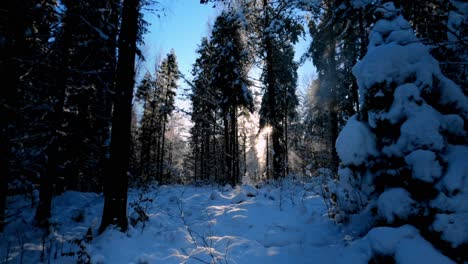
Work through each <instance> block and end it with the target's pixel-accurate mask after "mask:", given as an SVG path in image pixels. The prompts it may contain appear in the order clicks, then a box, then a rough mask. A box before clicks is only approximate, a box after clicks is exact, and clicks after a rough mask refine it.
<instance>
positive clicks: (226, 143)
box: [223, 113, 232, 182]
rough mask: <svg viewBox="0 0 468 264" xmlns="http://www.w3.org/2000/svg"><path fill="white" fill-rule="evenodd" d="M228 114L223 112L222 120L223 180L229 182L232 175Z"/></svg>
mask: <svg viewBox="0 0 468 264" xmlns="http://www.w3.org/2000/svg"><path fill="white" fill-rule="evenodd" d="M228 114H229V113H225V114H224V117H223V120H224V148H225V150H224V156H225V158H224V160H225V161H224V162H225V164H224V177H225V180H226V181H228V182H230V181H231V177H232V167H231V165H232V157H231V141H230V138H229V119H228Z"/></svg>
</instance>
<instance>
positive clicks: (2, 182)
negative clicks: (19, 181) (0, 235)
mask: <svg viewBox="0 0 468 264" xmlns="http://www.w3.org/2000/svg"><path fill="white" fill-rule="evenodd" d="M1 9H2V10H1V11H2V15H3V14H5V16H2V17H1V19H2V22H3V21H5V22H6V23H5V25H4V27H0V35H1V36H2V37H4V41H2V46H1V47H0V49H1V51H0V52H1V53H0V74H1V77H2V80H3V83H4V85H3V86H2V88H1V89H0V231H2V230H3V228H4V225H5V221H6V209H7V196H8V176H9V175H10V173H11V168H10V161H11V158H12V155H13V153H11V146H10V144H11V138H12V137H13V135H14V134H15V130H16V121H17V116H16V108H17V107H18V96H19V89H20V88H19V74H20V73H21V71H20V68H21V56H22V55H23V54H24V51H25V49H26V42H25V38H24V32H25V12H24V11H25V9H26V6H25V3H24V1H5V2H4V3H2V4H1Z"/></svg>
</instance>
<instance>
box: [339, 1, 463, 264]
mask: <svg viewBox="0 0 468 264" xmlns="http://www.w3.org/2000/svg"><path fill="white" fill-rule="evenodd" d="M376 12H377V13H376V15H377V16H379V17H380V19H379V20H378V21H377V22H376V23H375V25H374V27H373V28H372V30H371V33H370V37H369V47H368V51H367V54H366V55H365V56H364V58H363V59H362V60H361V61H359V62H358V63H357V64H356V65H355V66H354V68H353V74H354V76H355V77H356V79H357V83H358V86H359V95H360V104H361V109H362V112H361V113H360V115H355V116H353V117H352V118H350V119H349V121H348V123H347V124H346V126H345V127H344V128H343V130H342V132H341V133H340V135H339V137H338V139H337V141H336V150H337V153H338V155H339V157H340V160H341V168H340V170H339V176H340V179H339V186H338V187H337V201H338V205H339V206H340V210H341V215H342V216H346V217H347V219H350V220H352V219H353V217H359V216H362V215H371V216H372V217H370V219H369V221H370V222H371V225H370V226H375V225H382V226H385V225H388V226H400V225H402V224H406V223H409V224H412V225H414V226H416V227H417V228H418V229H419V230H420V232H421V234H423V236H425V237H426V239H429V240H430V241H431V242H432V243H434V244H435V245H436V246H438V247H439V248H444V253H446V254H449V255H451V256H452V257H453V258H464V257H466V254H467V253H466V252H467V251H466V250H465V253H463V249H467V245H468V230H467V226H468V220H467V219H468V218H467V213H468V208H467V207H468V206H467V202H466V201H467V200H468V147H467V145H468V144H467V138H466V135H467V130H466V124H467V123H466V121H467V118H468V98H467V96H466V95H465V94H464V93H463V92H462V90H461V89H460V87H459V86H457V85H456V84H455V83H454V82H452V81H451V80H449V79H447V78H446V77H445V76H444V75H443V74H442V73H441V71H440V68H439V64H438V62H437V61H436V60H435V59H434V58H433V57H432V56H431V55H430V53H429V51H430V50H429V47H427V46H425V45H424V44H422V43H421V41H420V40H419V39H418V38H417V37H416V36H415V34H414V32H413V30H412V28H411V25H410V24H409V23H408V22H407V21H406V20H405V19H404V18H403V17H402V16H401V14H400V12H399V10H398V9H397V8H395V6H394V4H393V3H391V2H389V3H385V4H384V5H383V7H381V8H378V9H377V11H376Z"/></svg>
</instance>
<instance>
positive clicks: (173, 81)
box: [156, 50, 179, 183]
mask: <svg viewBox="0 0 468 264" xmlns="http://www.w3.org/2000/svg"><path fill="white" fill-rule="evenodd" d="M178 80H179V68H178V65H177V57H176V55H175V53H174V50H172V51H171V52H170V53H169V54H167V56H166V58H165V59H164V60H163V61H162V62H161V65H160V66H159V68H158V72H157V78H156V90H157V93H158V98H159V101H158V105H157V106H156V107H157V108H158V111H159V113H160V118H161V119H160V122H161V123H160V126H161V132H160V134H159V141H158V146H159V147H158V149H157V153H156V156H157V159H156V162H157V163H156V164H157V172H156V175H157V179H158V182H159V183H162V182H163V181H166V180H167V179H165V178H164V177H163V174H164V163H165V160H164V158H165V154H166V151H165V142H166V141H165V134H166V125H167V122H168V121H169V118H170V116H171V114H172V112H173V111H174V109H175V104H174V103H175V96H176V90H177V87H178V84H177V82H178Z"/></svg>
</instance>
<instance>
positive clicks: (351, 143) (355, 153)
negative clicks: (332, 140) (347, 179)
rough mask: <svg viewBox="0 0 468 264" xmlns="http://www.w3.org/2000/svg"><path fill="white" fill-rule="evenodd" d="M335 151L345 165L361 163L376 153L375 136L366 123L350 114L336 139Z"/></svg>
mask: <svg viewBox="0 0 468 264" xmlns="http://www.w3.org/2000/svg"><path fill="white" fill-rule="evenodd" d="M335 146H336V151H337V153H338V156H339V157H340V159H341V161H342V162H343V164H345V165H361V164H362V163H364V161H366V160H367V158H368V157H369V156H372V155H376V154H377V150H376V147H375V136H374V134H373V133H372V132H371V131H370V129H369V128H368V127H367V125H366V124H364V123H362V122H360V121H359V120H357V115H354V116H352V117H351V118H350V119H349V120H348V122H347V123H346V125H345V127H344V128H343V130H342V131H341V133H340V135H339V136H338V138H337V140H336V145H335Z"/></svg>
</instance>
